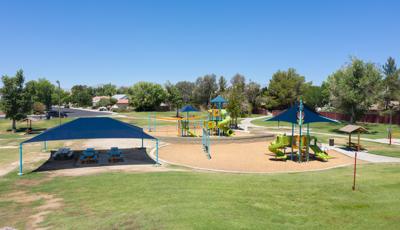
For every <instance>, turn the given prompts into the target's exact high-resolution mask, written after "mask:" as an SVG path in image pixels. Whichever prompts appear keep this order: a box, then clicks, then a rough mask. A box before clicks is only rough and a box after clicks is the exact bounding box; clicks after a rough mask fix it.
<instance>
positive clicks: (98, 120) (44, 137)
mask: <svg viewBox="0 0 400 230" xmlns="http://www.w3.org/2000/svg"><path fill="white" fill-rule="evenodd" d="M97 138H141V139H156V138H154V137H152V136H150V135H148V134H146V133H145V132H143V129H142V128H140V127H137V126H134V125H131V124H128V123H124V122H122V121H118V120H115V119H112V118H109V117H86V118H78V119H75V120H73V121H70V122H68V123H65V124H62V125H60V126H57V127H54V128H51V129H48V130H46V131H44V132H43V133H41V134H39V135H37V136H35V137H33V138H31V139H29V140H26V141H24V142H22V144H24V143H30V142H40V141H57V140H77V139H97Z"/></svg>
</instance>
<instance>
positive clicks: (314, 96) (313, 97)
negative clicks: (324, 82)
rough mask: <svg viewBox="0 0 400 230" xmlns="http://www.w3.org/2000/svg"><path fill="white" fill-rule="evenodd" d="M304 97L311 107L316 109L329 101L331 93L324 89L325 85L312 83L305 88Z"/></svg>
mask: <svg viewBox="0 0 400 230" xmlns="http://www.w3.org/2000/svg"><path fill="white" fill-rule="evenodd" d="M303 99H304V102H305V103H306V104H307V105H308V106H309V107H311V108H312V109H314V110H315V109H316V108H318V107H323V106H324V105H326V104H327V103H328V101H329V94H327V93H326V91H324V88H323V86H317V85H310V86H307V87H306V88H305V90H304V96H303Z"/></svg>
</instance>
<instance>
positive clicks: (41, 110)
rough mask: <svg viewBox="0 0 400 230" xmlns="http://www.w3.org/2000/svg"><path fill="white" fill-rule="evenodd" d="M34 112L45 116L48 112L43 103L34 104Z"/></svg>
mask: <svg viewBox="0 0 400 230" xmlns="http://www.w3.org/2000/svg"><path fill="white" fill-rule="evenodd" d="M32 110H33V113H34V114H43V113H44V111H46V106H45V105H44V104H43V103H41V102H34V103H33V106H32Z"/></svg>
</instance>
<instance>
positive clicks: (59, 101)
mask: <svg viewBox="0 0 400 230" xmlns="http://www.w3.org/2000/svg"><path fill="white" fill-rule="evenodd" d="M56 82H57V84H58V119H59V121H60V122H59V125H61V86H60V81H59V80H57V81H56Z"/></svg>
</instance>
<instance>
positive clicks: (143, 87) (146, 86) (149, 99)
mask: <svg viewBox="0 0 400 230" xmlns="http://www.w3.org/2000/svg"><path fill="white" fill-rule="evenodd" d="M129 94H130V101H131V103H132V105H133V106H134V107H135V110H136V111H150V110H155V109H156V108H157V107H158V106H159V105H160V103H161V102H163V101H164V100H165V96H166V93H165V90H164V89H163V87H162V86H161V85H160V84H155V83H151V82H138V83H136V84H135V85H133V86H132V87H131V88H130V90H129Z"/></svg>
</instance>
